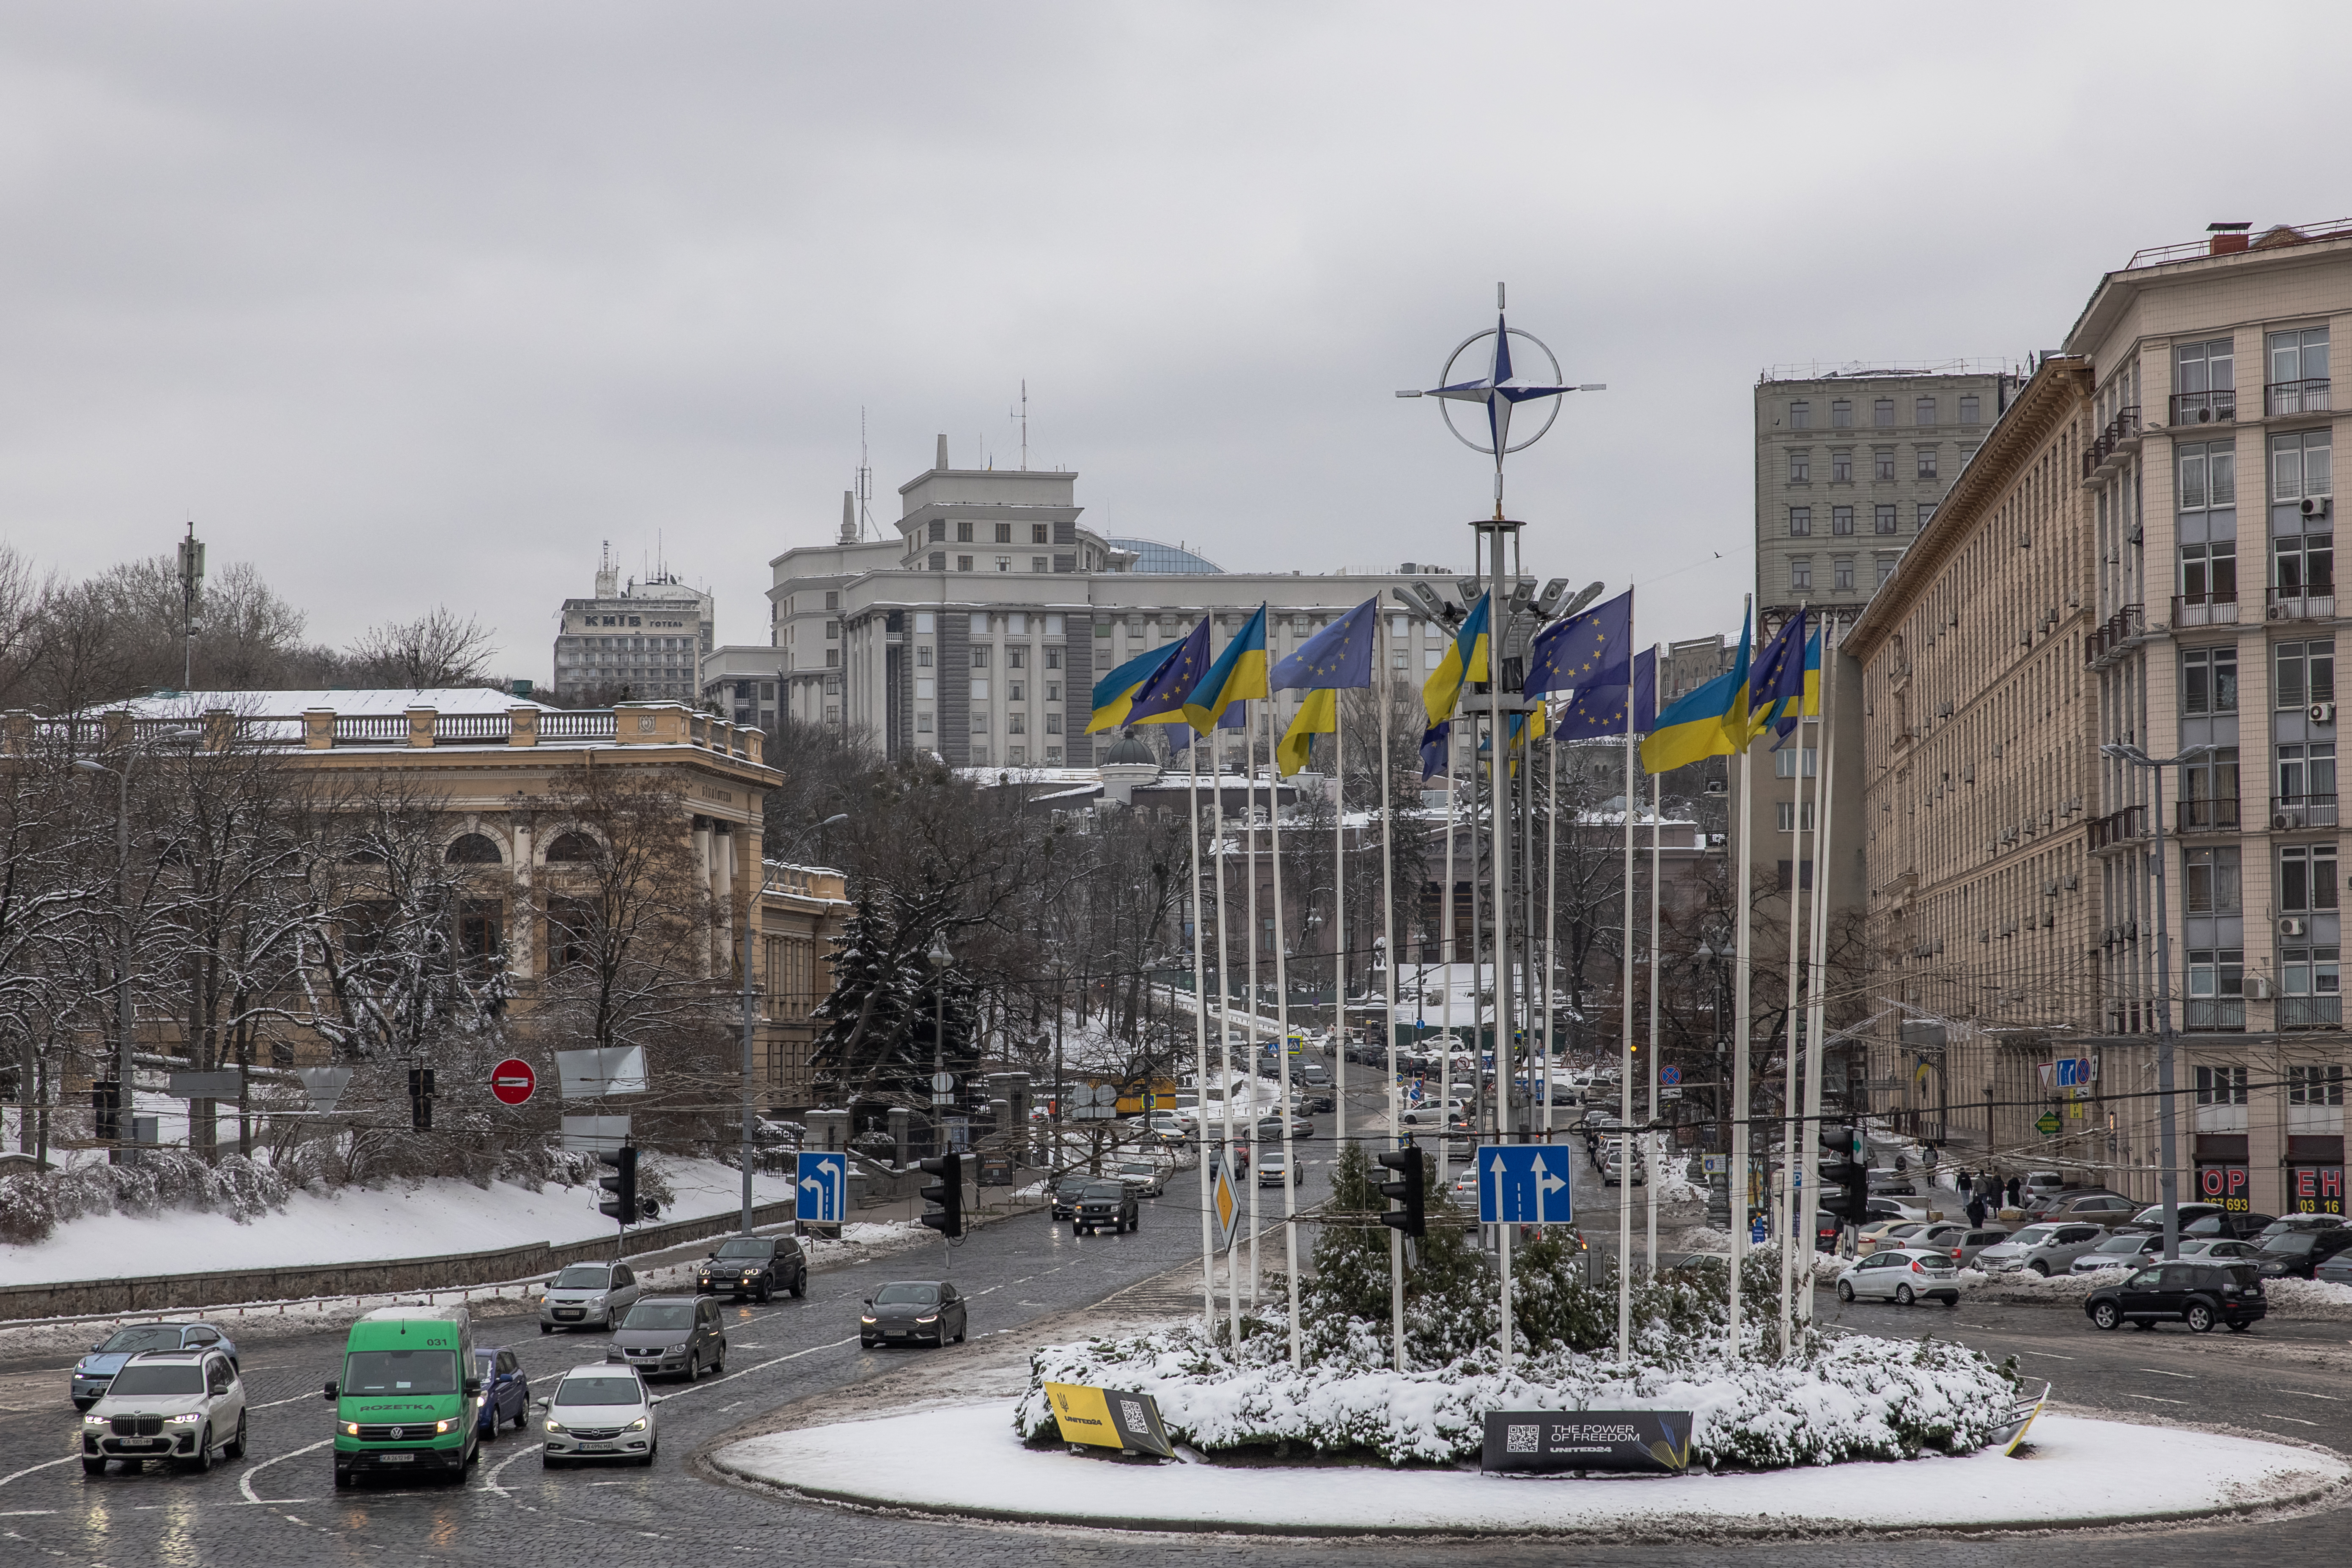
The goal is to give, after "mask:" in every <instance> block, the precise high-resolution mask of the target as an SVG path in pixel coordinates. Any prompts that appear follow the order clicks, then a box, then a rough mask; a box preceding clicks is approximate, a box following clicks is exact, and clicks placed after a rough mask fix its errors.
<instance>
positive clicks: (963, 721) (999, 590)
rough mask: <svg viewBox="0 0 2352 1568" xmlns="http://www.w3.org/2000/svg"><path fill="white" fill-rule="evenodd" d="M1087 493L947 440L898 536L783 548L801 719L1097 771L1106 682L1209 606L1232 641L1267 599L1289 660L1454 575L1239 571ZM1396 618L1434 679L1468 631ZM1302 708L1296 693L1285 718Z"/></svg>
mask: <svg viewBox="0 0 2352 1568" xmlns="http://www.w3.org/2000/svg"><path fill="white" fill-rule="evenodd" d="M1076 485H1077V475H1076V473H1075V472H1070V471H1066V470H1044V469H1004V468H976V469H975V468H953V467H951V466H950V462H949V458H948V450H947V437H944V436H942V437H940V441H939V451H938V458H937V461H936V462H935V464H934V465H933V467H932V468H929V469H928V470H926V471H925V472H923V473H921V474H919V475H917V476H916V477H915V478H914V479H910V480H908V482H907V483H906V484H904V485H902V486H900V487H899V490H898V494H899V500H900V505H901V515H900V516H899V518H898V522H897V525H896V529H895V532H896V535H897V536H896V537H895V538H887V539H884V540H879V541H874V540H865V541H861V540H858V539H856V537H855V536H854V530H853V529H852V528H850V527H845V529H844V537H843V538H840V539H837V540H835V541H834V542H830V543H826V544H822V545H814V546H806V547H802V548H796V549H792V550H787V551H785V552H783V553H782V554H781V555H778V556H777V557H776V558H775V559H774V560H773V561H772V562H771V563H770V569H771V573H772V585H771V587H770V588H769V590H768V598H769V601H770V603H771V605H772V606H773V615H772V637H773V640H774V643H775V646H776V647H777V648H778V649H779V650H780V651H781V653H782V661H781V668H782V680H783V682H784V689H785V693H786V702H787V705H788V710H789V711H790V712H791V713H792V714H793V717H795V718H798V719H802V720H804V721H810V722H822V723H826V724H836V725H841V726H844V727H847V728H851V729H856V730H862V731H865V732H866V733H868V734H870V735H872V736H874V737H875V738H876V739H877V742H879V743H880V744H881V745H882V746H883V747H884V748H885V749H886V750H887V751H890V752H934V753H936V754H938V755H939V756H940V757H941V758H943V759H944V760H945V761H946V762H948V763H950V764H951V765H953V766H957V767H1078V768H1084V767H1089V766H1091V765H1093V763H1094V761H1095V747H1094V742H1093V741H1092V740H1090V739H1089V738H1088V737H1087V734H1086V733H1085V731H1086V727H1087V720H1088V718H1089V717H1090V709H1089V701H1088V700H1089V696H1090V694H1091V692H1092V689H1093V687H1094V683H1095V681H1096V679H1097V678H1098V677H1099V676H1101V675H1103V674H1105V673H1107V672H1108V671H1109V670H1111V669H1113V668H1117V667H1118V665H1120V664H1122V663H1124V662H1126V661H1127V660H1128V659H1130V658H1134V657H1136V656H1137V655H1138V654H1140V653H1143V652H1145V651H1147V650H1149V649H1151V648H1155V647H1164V646H1165V645H1167V644H1169V643H1171V642H1174V641H1176V640H1178V639H1179V638H1181V637H1183V636H1184V635H1185V634H1186V633H1188V632H1190V631H1191V630H1192V627H1193V626H1195V625H1196V624H1198V623H1199V621H1200V619H1201V617H1202V616H1203V615H1209V616H1213V617H1214V619H1215V631H1216V633H1217V638H1218V646H1219V647H1222V646H1223V639H1224V637H1228V636H1230V635H1231V634H1233V633H1234V632H1237V631H1239V630H1240V629H1241V627H1242V625H1243V624H1244V622H1245V621H1246V620H1247V619H1248V617H1249V616H1250V615H1251V613H1252V612H1254V611H1255V610H1256V609H1257V607H1258V605H1260V604H1261V603H1263V604H1265V605H1267V607H1268V619H1267V639H1268V647H1267V651H1268V655H1269V658H1273V659H1279V658H1282V657H1283V656H1285V655H1286V654H1288V653H1290V652H1291V651H1293V650H1294V649H1296V648H1297V646H1298V645H1299V644H1300V643H1302V642H1304V641H1305V640H1306V639H1307V637H1311V636H1313V635H1314V633H1315V632H1316V631H1318V630H1319V629H1321V628H1322V627H1323V626H1328V625H1329V624H1330V622H1331V621H1332V620H1333V619H1334V618H1335V617H1336V616H1339V615H1341V614H1344V613H1345V612H1346V611H1348V610H1349V609H1352V608H1354V607H1355V606H1356V605H1360V604H1361V603H1363V601H1365V600H1366V599H1368V598H1371V597H1374V596H1375V595H1384V594H1386V593H1387V592H1388V590H1390V589H1391V588H1394V587H1399V586H1402V585H1403V584H1407V583H1410V582H1412V581H1414V580H1415V579H1416V578H1420V579H1433V578H1435V579H1443V578H1445V577H1449V576H1451V574H1450V573H1448V572H1445V571H1444V570H1443V569H1440V568H1423V569H1421V570H1419V571H1418V572H1416V573H1413V574H1403V573H1377V574H1359V573H1356V572H1334V573H1329V574H1301V573H1295V572H1294V573H1251V572H1229V571H1223V570H1220V569H1219V568H1218V567H1217V566H1216V565H1215V564H1214V563H1211V562H1209V561H1207V560H1206V559H1205V558H1203V557H1202V556H1201V555H1199V554H1198V553H1197V552H1192V551H1187V550H1182V549H1181V548H1180V547H1178V546H1174V545H1168V544H1162V543H1160V542H1156V541H1150V540H1134V539H1121V540H1114V539H1110V538H1108V537H1106V536H1104V535H1102V534H1098V533H1097V532H1095V531H1092V530H1090V529H1088V528H1087V527H1085V526H1084V525H1083V524H1082V523H1081V521H1080V518H1081V515H1082V513H1083V510H1084V509H1083V508H1082V507H1080V506H1079V505H1078V504H1077V500H1076ZM1465 542H1466V541H1465ZM1387 614H1388V620H1389V632H1390V637H1389V660H1390V666H1391V675H1392V676H1393V677H1394V678H1395V679H1401V680H1409V681H1410V683H1411V684H1412V686H1414V687H1415V688H1418V686H1419V685H1420V682H1421V680H1422V679H1423V674H1424V673H1425V672H1426V671H1428V670H1430V669H1433V668H1436V665H1437V662H1438V660H1439V659H1440V658H1442V657H1443V654H1444V647H1445V643H1446V639H1447V637H1449V636H1450V634H1449V633H1447V632H1446V631H1445V630H1444V628H1443V627H1442V626H1439V625H1438V624H1437V623H1436V622H1434V621H1432V620H1430V619H1429V618H1427V617H1426V616H1422V615H1419V614H1418V613H1413V612H1409V611H1407V610H1406V609H1404V608H1403V607H1402V605H1397V604H1396V603H1395V601H1394V599H1393V597H1391V600H1390V607H1389V609H1388V611H1387ZM1275 709H1276V713H1275V722H1276V725H1277V726H1285V725H1287V724H1288V722H1289V721H1290V719H1291V718H1292V717H1293V715H1294V714H1295V712H1296V710H1297V694H1296V693H1284V694H1281V695H1279V696H1277V697H1276V700H1275ZM1462 728H1463V729H1464V730H1465V731H1466V729H1467V728H1468V727H1467V726H1463V727H1462ZM1456 740H1457V742H1458V744H1459V745H1461V746H1465V747H1466V745H1467V744H1468V741H1467V737H1466V734H1465V735H1463V736H1457V737H1456ZM1237 743H1238V742H1237V741H1235V740H1234V739H1233V738H1231V737H1227V738H1224V739H1222V740H1221V742H1220V744H1221V745H1222V746H1223V747H1226V748H1232V747H1234V746H1235V745H1237ZM1458 754H1459V755H1461V756H1463V757H1465V758H1466V755H1467V753H1466V752H1459V753H1458Z"/></svg>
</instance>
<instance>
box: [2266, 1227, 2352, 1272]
mask: <svg viewBox="0 0 2352 1568" xmlns="http://www.w3.org/2000/svg"><path fill="white" fill-rule="evenodd" d="M2347 1248H2352V1229H2347V1228H2346V1227H2344V1226H2332V1227H2330V1228H2327V1229H2325V1230H2322V1229H2315V1228H2309V1227H2303V1228H2297V1229H2294V1230H2287V1231H2281V1232H2280V1233H2279V1234H2278V1235H2276V1236H2273V1237H2271V1238H2270V1239H2269V1240H2267V1241H2265V1242H2263V1244H2262V1246H2260V1247H2257V1248H2255V1250H2254V1258H2255V1261H2256V1263H2257V1265H2258V1266H2259V1267H2260V1268H2261V1269H2262V1273H2263V1279H2290V1278H2291V1279H2315V1278H2316V1273H2315V1271H2316V1270H2317V1268H2318V1267H2319V1265H2321V1264H2322V1263H2325V1262H2326V1261H2327V1260H2328V1259H2329V1258H2334V1257H2335V1256H2336V1254H2337V1253H2340V1252H2343V1251H2345V1250H2346V1249H2347Z"/></svg>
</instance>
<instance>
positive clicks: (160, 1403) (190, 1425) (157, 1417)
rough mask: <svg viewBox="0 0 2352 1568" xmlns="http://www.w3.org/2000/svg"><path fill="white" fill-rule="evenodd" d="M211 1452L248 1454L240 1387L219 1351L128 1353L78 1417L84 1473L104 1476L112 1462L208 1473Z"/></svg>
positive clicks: (130, 1466)
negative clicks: (158, 1463)
mask: <svg viewBox="0 0 2352 1568" xmlns="http://www.w3.org/2000/svg"><path fill="white" fill-rule="evenodd" d="M215 1452H218V1453H220V1454H222V1455H225V1456H226V1457H227V1458H232V1459H241V1458H244V1457H245V1384H244V1382H243V1381H242V1380H241V1379H239V1378H238V1376H237V1374H236V1365H235V1364H234V1363H231V1362H230V1360H229V1359H228V1357H227V1356H226V1355H225V1354H223V1353H222V1352H219V1351H216V1350H192V1351H145V1352H142V1353H140V1354H138V1355H135V1356H132V1357H131V1359H130V1360H129V1361H128V1362H125V1363H123V1366H122V1370H121V1371H120V1372H118V1373H115V1374H114V1381H113V1382H112V1383H111V1384H109V1385H108V1386H107V1390H106V1394H105V1395H104V1396H103V1397H102V1398H100V1400H99V1402H98V1403H97V1404H96V1405H92V1406H90V1408H89V1413H88V1414H87V1415H83V1416H82V1418H81V1473H82V1474H83V1475H86V1476H96V1475H103V1474H104V1473H105V1471H106V1461H107V1460H109V1459H120V1460H121V1461H122V1464H123V1468H125V1469H132V1470H135V1469H138V1468H140V1467H141V1466H142V1465H143V1464H145V1463H146V1461H148V1460H149V1459H173V1460H176V1461H178V1462H179V1463H180V1464H181V1465H183V1466H184V1467H185V1468H188V1469H192V1470H209V1469H211V1468H213V1455H214V1454H215Z"/></svg>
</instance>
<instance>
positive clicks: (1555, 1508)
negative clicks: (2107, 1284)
mask: <svg viewBox="0 0 2352 1568" xmlns="http://www.w3.org/2000/svg"><path fill="white" fill-rule="evenodd" d="M1010 1414H1011V1412H1010V1409H1009V1407H1008V1406H1007V1405H1004V1404H1003V1403H990V1404H982V1405H953V1406H948V1407H945V1408H939V1407H934V1408H931V1409H929V1410H921V1411H914V1412H909V1413H908V1414H906V1415H895V1416H890V1417H887V1418H885V1419H882V1420H878V1421H860V1422H853V1423H847V1424H844V1425H839V1426H814V1427H807V1428H803V1429H802V1430H799V1431H793V1432H778V1433H772V1434H769V1435H768V1436H761V1437H753V1438H751V1439H749V1440H747V1441H744V1442H740V1443H735V1444H731V1445H730V1446H729V1447H725V1448H722V1449H720V1450H719V1452H718V1453H717V1454H716V1455H714V1456H713V1460H714V1462H715V1463H716V1464H717V1465H718V1466H719V1468H721V1469H722V1470H726V1471H728V1472H730V1473H732V1474H736V1475H740V1476H743V1477H745V1478H747V1479H754V1480H760V1481H764V1482H768V1483H770V1484H772V1485H775V1486H779V1487H783V1488H788V1489H793V1490H797V1491H803V1492H807V1493H810V1494H813V1495H816V1496H822V1497H832V1498H841V1499H845V1500H854V1501H859V1502H866V1503H870V1504H876V1505H879V1506H895V1507H908V1508H915V1509H924V1510H940V1511H945V1512H950V1513H961V1514H967V1515H973V1516H979V1517H986V1518H1000V1519H1002V1518H1040V1519H1050V1520H1053V1521H1056V1522H1062V1523H1076V1524H1087V1523H1096V1524H1103V1525H1123V1526H1128V1527H1131V1528H1174V1529H1192V1528H1202V1529H1210V1530H1225V1529H1234V1528H1240V1529H1245V1530H1257V1531H1271V1532H1284V1533H1295V1534H1362V1533H1373V1532H1398V1531H1478V1532H1481V1533H1487V1532H1501V1531H1563V1532H1570V1533H1580V1534H1619V1533H1633V1532H1640V1533H1641V1534H1643V1535H1644V1536H1655V1535H1660V1534H1669V1535H1683V1536H1696V1535H1720V1534H1738V1535H1771V1534H1779V1533H1783V1532H1802V1533H1810V1532H1811V1531H1816V1530H1818V1529H1819V1528H1820V1525H1821V1521H1823V1520H1853V1518H1854V1517H1855V1515H1856V1510H1857V1507H1858V1505H1857V1501H1856V1500H1857V1499H1866V1500H1868V1501H1867V1505H1866V1507H1864V1509H1863V1511H1864V1514H1865V1515H1866V1520H1867V1522H1868V1524H1869V1525H1871V1526H1873V1527H1875V1528H1879V1529H1888V1530H1901V1529H1909V1528H1921V1527H1930V1526H1937V1525H1945V1526H1952V1525H1958V1526H1969V1525H1979V1526H1981V1525H2000V1524H2018V1525H2024V1526H2032V1527H2047V1526H2051V1525H2063V1524H2088V1523H2093V1522H2098V1521H2110V1520H2122V1519H2163V1518H2179V1517H2183V1516H2189V1515H2195V1514H2200V1513H2210V1512H2212V1511H2215V1510H2224V1509H2241V1508H2245V1507H2248V1506H2255V1505H2260V1504H2264V1503H2274V1504H2275V1503H2286V1502H2291V1501H2294V1500H2300V1499H2303V1498H2305V1497H2309V1496H2311V1495H2312V1494H2313V1493H2315V1492H2317V1491H2320V1490H2323V1489H2326V1488H2329V1487H2333V1486H2336V1485H2339V1484H2341V1483H2342V1482H2343V1481H2344V1480H2345V1479H2347V1477H2352V1465H2347V1463H2346V1462H2345V1461H2344V1460H2342V1459H2339V1458H2336V1457H2334V1456H2332V1455H2327V1454H2323V1453H2320V1452H2318V1451H2316V1450H2314V1449H2310V1448H2302V1447H2290V1446H2288V1445H2286V1444H2284V1443H2263V1442H2257V1441H2254V1440H2252V1439H2250V1438H2244V1437H2232V1436H2219V1435H2216V1434H2213V1433H2209V1432H2193V1431H2184V1430H2178V1429H2173V1428H2167V1427H2158V1426H2136V1425H2131V1424H2128V1423H2125V1422H2120V1421H2096V1420H2090V1419H2087V1418H2084V1417H2081V1416H2073V1415H2053V1414H2047V1413H2045V1414H2044V1415H2042V1417H2041V1418H2040V1419H2039V1420H2038V1421H2036V1422H2035V1424H2034V1426H2033V1429H2032V1434H2031V1438H2030V1447H2028V1448H2027V1450H2026V1451H2025V1452H2024V1454H2023V1455H2022V1456H2021V1458H2015V1459H2011V1458H2004V1457H2003V1456H2002V1455H2001V1454H2000V1451H1999V1450H1998V1449H1986V1450H1982V1451H1980V1452H1979V1453H1975V1454H1971V1455H1969V1456H1967V1457H1966V1458H1942V1457H1930V1458H1921V1459H1915V1460H1910V1461H1906V1462H1899V1463H1879V1464H1865V1465H1838V1466H1819V1467H1811V1468H1801V1469H1794V1470H1775V1471H1769V1472H1763V1473H1757V1474H1721V1475H1702V1474H1693V1475H1685V1476H1655V1477H1652V1476H1643V1477H1623V1478H1614V1479H1591V1480H1576V1479H1571V1478H1567V1477H1527V1478H1507V1477H1503V1476H1490V1475H1482V1474H1476V1473H1472V1472H1467V1471H1464V1470H1456V1469H1409V1470H1392V1469H1390V1468H1386V1467H1383V1466H1363V1467H1356V1466H1349V1467H1338V1466H1333V1467H1328V1468H1326V1467H1318V1468H1283V1467H1269V1468H1235V1467H1224V1466H1206V1465H1196V1464H1173V1465H1159V1466H1142V1465H1130V1466H1122V1467H1121V1468H1119V1469H1118V1470H1117V1471H1115V1472H1113V1471H1109V1470H1106V1469H1102V1468H1089V1467H1099V1466H1101V1465H1103V1464H1104V1463H1105V1461H1104V1460H1102V1459H1097V1458H1087V1457H1080V1456H1076V1455H1072V1454H1069V1453H1066V1452H1065V1451H1063V1450H1060V1449H1031V1448H1026V1447H1023V1446H1022V1444H1021V1441H1020V1439H1019V1438H1018V1437H1016V1436H1014V1435H1013V1427H1012V1422H1011V1420H1010V1419H1009V1416H1010ZM917 1453H952V1454H954V1455H955V1456H956V1462H955V1463H954V1464H952V1465H909V1464H908V1463H907V1462H906V1458H907V1456H908V1454H917Z"/></svg>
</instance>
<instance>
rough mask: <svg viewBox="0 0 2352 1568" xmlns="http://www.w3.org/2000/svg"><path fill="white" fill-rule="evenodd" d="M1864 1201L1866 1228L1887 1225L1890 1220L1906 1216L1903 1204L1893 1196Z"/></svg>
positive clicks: (1864, 1223) (1864, 1222)
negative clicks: (1897, 1201)
mask: <svg viewBox="0 0 2352 1568" xmlns="http://www.w3.org/2000/svg"><path fill="white" fill-rule="evenodd" d="M1863 1202H1864V1209H1865V1217H1864V1220H1863V1222H1862V1224H1863V1228H1864V1229H1865V1230H1867V1229H1869V1228H1871V1227H1872V1226H1880V1225H1885V1224H1887V1223H1888V1222H1890V1221H1901V1220H1903V1219H1905V1218H1906V1215H1904V1213H1903V1205H1900V1204H1898V1203H1896V1202H1895V1200H1894V1199H1893V1198H1865V1199H1864V1200H1863ZM1919 1223H1925V1222H1924V1221H1923V1222H1919Z"/></svg>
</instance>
